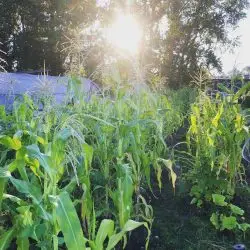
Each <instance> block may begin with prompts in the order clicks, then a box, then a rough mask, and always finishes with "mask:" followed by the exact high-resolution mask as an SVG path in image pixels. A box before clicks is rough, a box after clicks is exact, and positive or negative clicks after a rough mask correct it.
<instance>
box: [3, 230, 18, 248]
mask: <svg viewBox="0 0 250 250" xmlns="http://www.w3.org/2000/svg"><path fill="white" fill-rule="evenodd" d="M14 236H15V228H14V227H13V228H12V229H10V230H8V231H7V232H5V233H4V234H3V235H1V237H0V250H5V249H9V246H10V243H11V241H12V240H13V238H14Z"/></svg>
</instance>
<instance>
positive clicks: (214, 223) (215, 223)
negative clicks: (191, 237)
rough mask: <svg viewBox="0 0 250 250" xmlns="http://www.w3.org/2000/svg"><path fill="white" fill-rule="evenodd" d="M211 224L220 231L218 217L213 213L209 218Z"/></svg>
mask: <svg viewBox="0 0 250 250" xmlns="http://www.w3.org/2000/svg"><path fill="white" fill-rule="evenodd" d="M210 221H211V223H212V224H213V225H214V226H215V228H216V229H217V230H218V229H220V224H219V217H218V215H217V214H216V213H213V214H212V216H211V217H210Z"/></svg>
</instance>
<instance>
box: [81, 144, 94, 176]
mask: <svg viewBox="0 0 250 250" xmlns="http://www.w3.org/2000/svg"><path fill="white" fill-rule="evenodd" d="M93 153H94V150H93V148H92V147H91V146H89V145H88V144H87V143H84V144H83V154H84V163H85V169H86V172H87V173H88V171H89V169H90V168H91V163H92V159H93Z"/></svg>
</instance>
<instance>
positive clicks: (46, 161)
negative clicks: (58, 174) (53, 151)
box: [26, 145, 54, 178]
mask: <svg viewBox="0 0 250 250" xmlns="http://www.w3.org/2000/svg"><path fill="white" fill-rule="evenodd" d="M26 149H27V152H28V154H29V157H31V158H35V159H37V160H38V161H39V163H40V165H41V166H42V167H43V168H44V170H45V171H46V172H47V173H48V175H49V176H50V178H52V175H53V173H54V171H53V169H52V164H51V158H50V157H49V156H47V155H45V154H43V153H41V152H40V149H39V147H38V146H37V145H30V146H27V147H26Z"/></svg>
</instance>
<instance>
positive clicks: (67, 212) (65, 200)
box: [51, 192, 86, 250]
mask: <svg viewBox="0 0 250 250" xmlns="http://www.w3.org/2000/svg"><path fill="white" fill-rule="evenodd" d="M51 199H52V201H53V202H54V203H55V205H56V217H57V221H58V224H59V227H60V229H61V230H62V233H63V236H64V240H65V243H66V246H67V248H68V249H69V250H85V249H86V246H85V243H86V240H85V238H84V236H83V232H82V228H81V224H80V221H79V218H78V216H77V213H76V210H75V208H74V205H73V203H72V201H71V199H70V197H69V195H68V193H66V192H62V193H61V194H60V195H59V196H56V197H51Z"/></svg>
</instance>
